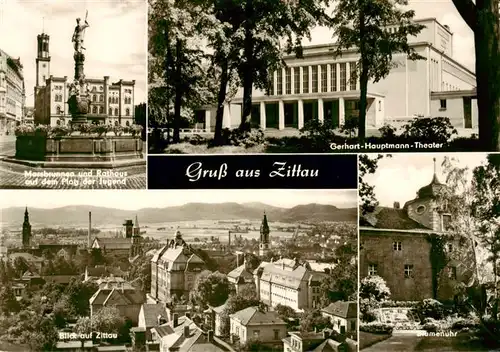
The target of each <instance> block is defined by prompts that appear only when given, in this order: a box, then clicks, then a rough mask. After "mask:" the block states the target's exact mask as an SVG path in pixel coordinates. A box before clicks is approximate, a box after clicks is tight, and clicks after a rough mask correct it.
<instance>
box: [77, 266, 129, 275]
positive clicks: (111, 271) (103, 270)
mask: <svg viewBox="0 0 500 352" xmlns="http://www.w3.org/2000/svg"><path fill="white" fill-rule="evenodd" d="M85 270H86V272H87V276H94V277H108V276H117V277H125V276H126V275H127V273H125V272H124V271H122V270H121V269H120V268H116V267H113V266H104V265H98V266H94V267H86V268H85Z"/></svg>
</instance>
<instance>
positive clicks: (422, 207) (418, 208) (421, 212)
mask: <svg viewBox="0 0 500 352" xmlns="http://www.w3.org/2000/svg"><path fill="white" fill-rule="evenodd" d="M425 209H426V208H425V205H419V206H418V207H417V214H419V215H420V214H423V213H424V212H425Z"/></svg>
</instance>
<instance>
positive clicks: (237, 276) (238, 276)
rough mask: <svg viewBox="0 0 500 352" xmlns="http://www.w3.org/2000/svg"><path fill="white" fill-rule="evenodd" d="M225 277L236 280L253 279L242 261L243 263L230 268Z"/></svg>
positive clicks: (249, 270)
mask: <svg viewBox="0 0 500 352" xmlns="http://www.w3.org/2000/svg"><path fill="white" fill-rule="evenodd" d="M227 277H229V278H231V279H234V280H236V281H237V282H239V281H240V280H243V281H253V273H252V271H251V269H250V268H249V267H248V265H247V264H246V263H243V265H240V266H239V267H237V268H236V269H234V270H232V271H231V272H230V273H229V274H227Z"/></svg>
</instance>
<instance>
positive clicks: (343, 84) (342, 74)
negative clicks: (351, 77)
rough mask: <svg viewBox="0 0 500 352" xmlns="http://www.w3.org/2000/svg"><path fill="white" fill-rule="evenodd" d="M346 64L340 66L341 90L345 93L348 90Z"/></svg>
mask: <svg viewBox="0 0 500 352" xmlns="http://www.w3.org/2000/svg"><path fill="white" fill-rule="evenodd" d="M346 80H347V77H346V64H345V63H341V64H340V90H341V91H345V90H346V83H347V82H346Z"/></svg>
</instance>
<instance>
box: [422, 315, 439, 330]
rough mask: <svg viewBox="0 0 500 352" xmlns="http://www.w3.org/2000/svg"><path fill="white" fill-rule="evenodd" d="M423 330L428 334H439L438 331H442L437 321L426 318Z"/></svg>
mask: <svg viewBox="0 0 500 352" xmlns="http://www.w3.org/2000/svg"><path fill="white" fill-rule="evenodd" d="M422 328H423V329H424V330H425V331H427V332H437V331H439V330H441V329H440V325H439V322H438V321H437V320H434V319H432V318H426V319H425V321H424V325H423V326H422Z"/></svg>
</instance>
